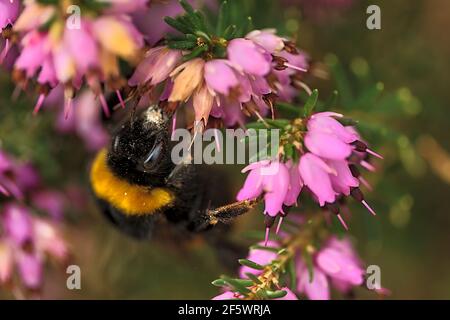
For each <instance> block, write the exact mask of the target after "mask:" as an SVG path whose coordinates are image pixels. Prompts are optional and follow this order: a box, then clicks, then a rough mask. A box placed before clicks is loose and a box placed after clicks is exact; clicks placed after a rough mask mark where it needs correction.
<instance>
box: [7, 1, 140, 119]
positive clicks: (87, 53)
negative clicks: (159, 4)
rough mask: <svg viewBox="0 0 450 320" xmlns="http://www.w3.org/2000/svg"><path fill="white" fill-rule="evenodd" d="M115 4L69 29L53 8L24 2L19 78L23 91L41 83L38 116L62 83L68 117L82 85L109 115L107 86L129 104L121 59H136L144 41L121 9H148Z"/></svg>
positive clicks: (18, 24)
mask: <svg viewBox="0 0 450 320" xmlns="http://www.w3.org/2000/svg"><path fill="white" fill-rule="evenodd" d="M112 2H113V3H112V7H109V8H108V9H109V10H108V9H105V10H103V11H102V10H100V11H95V12H86V14H84V15H83V18H82V19H81V21H80V25H79V26H75V27H70V26H66V27H65V24H66V21H65V20H61V19H58V18H55V17H59V15H58V14H57V13H56V10H57V7H56V6H54V5H52V4H47V5H43V4H37V3H35V2H32V1H30V2H26V3H25V5H24V10H23V12H22V13H21V14H20V16H19V17H18V19H17V21H16V23H15V24H14V28H13V29H14V31H15V34H17V35H18V37H19V39H20V42H21V45H22V49H21V52H20V55H19V57H18V58H17V61H16V63H15V65H14V68H15V75H16V77H15V80H16V81H17V82H18V84H19V85H21V87H25V84H26V83H27V81H28V79H29V78H36V79H37V82H38V84H39V87H38V89H39V90H38V91H39V97H38V101H37V103H36V106H35V108H34V113H37V112H38V111H39V109H40V108H41V106H42V104H43V102H44V99H45V97H46V96H47V94H48V93H49V91H50V90H51V89H52V88H54V87H56V86H57V85H58V84H62V85H63V87H64V97H65V103H64V109H65V117H66V118H67V117H68V115H69V113H70V111H71V109H72V106H73V97H74V95H75V93H76V92H77V91H78V90H79V89H80V87H81V86H82V85H83V84H87V85H88V86H89V88H90V89H91V90H92V92H93V93H94V95H95V96H96V97H97V98H98V99H99V101H100V103H101V106H102V108H103V111H104V112H105V114H106V115H107V116H108V115H109V113H110V111H109V107H108V105H107V103H106V99H105V97H104V94H103V86H104V84H105V85H106V87H107V89H108V90H109V91H112V92H114V93H115V94H117V96H118V98H119V100H120V101H121V103H122V106H124V103H123V99H122V97H121V93H120V90H121V89H122V88H123V86H124V84H125V83H126V82H125V79H123V78H122V76H121V75H120V71H119V70H120V68H119V58H120V59H123V60H125V61H128V62H132V61H134V60H135V59H136V57H137V56H138V53H139V50H140V49H141V48H142V47H143V45H144V40H143V37H142V35H141V34H140V33H139V31H138V30H137V29H136V27H135V26H134V25H133V23H132V22H131V20H130V17H129V16H128V15H127V14H126V13H124V12H123V11H122V8H124V10H126V11H127V12H128V11H129V10H132V9H133V8H135V9H137V8H139V7H141V6H142V5H144V1H138V2H134V3H132V2H131V1H125V2H124V1H120V2H116V1H112ZM86 10H88V9H86ZM43 26H45V28H43ZM38 72H39V73H38Z"/></svg>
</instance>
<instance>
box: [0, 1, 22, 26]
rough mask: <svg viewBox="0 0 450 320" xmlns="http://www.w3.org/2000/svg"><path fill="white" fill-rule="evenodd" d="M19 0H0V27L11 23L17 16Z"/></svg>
mask: <svg viewBox="0 0 450 320" xmlns="http://www.w3.org/2000/svg"><path fill="white" fill-rule="evenodd" d="M19 9H20V1H19V0H0V29H3V28H5V27H6V26H8V24H11V25H12V24H13V23H14V21H15V20H16V19H17V17H18V16H19Z"/></svg>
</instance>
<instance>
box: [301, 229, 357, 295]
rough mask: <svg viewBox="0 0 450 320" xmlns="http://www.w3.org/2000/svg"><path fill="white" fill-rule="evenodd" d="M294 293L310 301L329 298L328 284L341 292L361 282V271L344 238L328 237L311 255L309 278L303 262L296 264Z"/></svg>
mask: <svg viewBox="0 0 450 320" xmlns="http://www.w3.org/2000/svg"><path fill="white" fill-rule="evenodd" d="M296 267H297V277H298V285H297V290H298V292H300V293H304V294H306V296H307V297H308V298H309V299H311V300H328V299H330V284H332V285H333V286H334V287H335V288H336V289H337V290H339V291H341V292H344V293H346V292H348V291H349V290H350V289H351V288H353V287H357V286H360V285H361V284H362V283H363V280H364V278H363V275H364V269H363V268H362V265H361V262H360V260H359V258H358V257H357V255H356V253H355V251H354V249H353V246H352V245H351V243H350V241H349V240H348V239H343V240H338V239H337V238H335V237H331V238H330V239H329V240H328V241H327V243H326V244H325V245H324V246H323V247H322V248H321V249H320V250H319V251H318V252H317V253H315V254H314V256H313V266H312V273H313V275H312V279H311V278H310V275H309V270H308V268H307V266H306V264H305V263H304V261H303V259H302V258H301V257H300V255H299V256H297V261H296Z"/></svg>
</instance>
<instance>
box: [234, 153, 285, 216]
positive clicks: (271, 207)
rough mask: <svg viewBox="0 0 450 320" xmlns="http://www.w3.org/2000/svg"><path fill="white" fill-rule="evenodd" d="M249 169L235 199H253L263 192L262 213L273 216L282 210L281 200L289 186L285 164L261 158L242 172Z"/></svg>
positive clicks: (283, 198)
mask: <svg viewBox="0 0 450 320" xmlns="http://www.w3.org/2000/svg"><path fill="white" fill-rule="evenodd" d="M247 171H250V173H249V174H248V176H247V179H246V180H245V183H244V186H243V187H242V189H241V190H240V191H239V193H238V195H237V200H238V201H242V200H247V199H255V198H257V197H259V196H260V195H261V194H263V193H264V201H265V209H264V213H265V214H267V215H269V216H271V217H275V216H277V215H278V214H279V213H284V212H283V202H284V200H285V198H286V195H287V192H288V188H289V171H288V169H287V167H286V165H285V164H284V163H282V162H278V161H268V160H263V161H260V162H255V163H252V164H250V165H249V166H247V167H245V168H244V169H243V170H242V172H243V173H245V172H247Z"/></svg>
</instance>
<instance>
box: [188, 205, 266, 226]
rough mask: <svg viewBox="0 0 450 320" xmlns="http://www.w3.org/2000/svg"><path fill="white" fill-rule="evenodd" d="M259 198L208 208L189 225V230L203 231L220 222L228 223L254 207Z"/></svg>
mask: <svg viewBox="0 0 450 320" xmlns="http://www.w3.org/2000/svg"><path fill="white" fill-rule="evenodd" d="M257 203H258V200H244V201H239V202H235V203H231V204H227V205H225V206H222V207H217V208H214V209H207V210H206V211H205V212H204V213H202V214H200V215H199V216H197V217H196V218H194V220H192V221H191V222H190V223H189V225H188V230H189V231H193V232H201V231H204V230H207V229H209V228H211V227H213V226H215V225H216V224H217V223H218V222H222V223H227V222H229V221H230V220H232V219H234V218H236V217H238V216H240V215H242V214H244V213H247V212H248V211H250V210H251V209H253V208H254V207H255V206H256V204H257Z"/></svg>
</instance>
